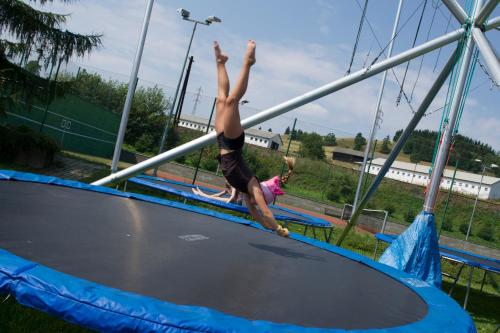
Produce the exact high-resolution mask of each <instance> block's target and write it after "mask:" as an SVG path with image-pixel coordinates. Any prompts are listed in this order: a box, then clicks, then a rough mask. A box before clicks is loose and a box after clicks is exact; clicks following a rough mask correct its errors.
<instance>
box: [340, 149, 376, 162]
mask: <svg viewBox="0 0 500 333" xmlns="http://www.w3.org/2000/svg"><path fill="white" fill-rule="evenodd" d="M364 155H365V151H364V149H363V151H359V150H354V149H349V148H342V147H334V148H333V152H332V160H335V161H342V162H349V163H361V162H363V159H364ZM375 157H386V155H382V154H379V153H375Z"/></svg>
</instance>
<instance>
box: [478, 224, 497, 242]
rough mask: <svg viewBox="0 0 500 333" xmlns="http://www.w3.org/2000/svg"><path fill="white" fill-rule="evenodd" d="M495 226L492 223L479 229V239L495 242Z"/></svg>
mask: <svg viewBox="0 0 500 333" xmlns="http://www.w3.org/2000/svg"><path fill="white" fill-rule="evenodd" d="M493 231H494V230H493V226H492V225H491V223H484V224H482V225H481V228H479V232H478V233H477V235H478V237H480V238H482V239H484V240H485V241H493V240H494V234H493Z"/></svg>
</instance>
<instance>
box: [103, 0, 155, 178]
mask: <svg viewBox="0 0 500 333" xmlns="http://www.w3.org/2000/svg"><path fill="white" fill-rule="evenodd" d="M153 4H154V0H148V3H147V6H146V13H145V14H144V21H143V22H142V31H141V36H140V38H139V45H138V46H137V50H136V53H135V58H134V66H133V67H132V73H131V74H130V80H129V82H128V91H127V98H126V99H125V105H124V106H123V112H122V119H121V121H120V129H119V130H118V136H117V138H116V144H115V151H114V153H113V161H112V162H111V172H112V173H114V172H116V170H117V168H118V162H119V161H120V155H121V152H122V145H123V138H124V137H125V131H126V129H127V122H128V116H129V114H130V108H131V107H132V100H133V98H134V91H135V84H136V80H137V74H138V72H139V66H140V64H141V58H142V51H143V50H144V43H145V42H146V35H147V34H148V26H149V20H150V18H151V11H152V9H153Z"/></svg>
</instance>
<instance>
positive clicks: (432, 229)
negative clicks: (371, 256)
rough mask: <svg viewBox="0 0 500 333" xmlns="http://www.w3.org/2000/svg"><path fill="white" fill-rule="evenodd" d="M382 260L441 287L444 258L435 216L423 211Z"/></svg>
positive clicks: (380, 260) (393, 243)
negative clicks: (441, 258)
mask: <svg viewBox="0 0 500 333" xmlns="http://www.w3.org/2000/svg"><path fill="white" fill-rule="evenodd" d="M379 262H380V263H382V264H386V265H388V266H391V267H394V268H396V269H398V270H400V271H403V272H406V273H409V274H412V275H414V276H416V277H417V278H419V279H421V280H423V281H425V282H427V283H429V284H433V285H435V286H436V287H438V288H440V287H441V260H440V256H439V244H438V239H437V234H436V223H435V222H434V215H433V214H429V213H426V212H423V211H422V212H421V213H420V214H419V215H418V216H417V217H416V218H415V220H414V221H413V223H412V224H411V226H410V227H409V228H408V229H406V231H405V232H403V233H402V234H401V235H399V237H398V238H396V239H395V240H394V241H393V242H392V244H391V245H390V246H389V247H388V248H387V249H386V250H385V252H384V253H383V254H382V256H381V257H380V259H379Z"/></svg>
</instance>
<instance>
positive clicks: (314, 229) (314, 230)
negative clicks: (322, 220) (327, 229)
mask: <svg viewBox="0 0 500 333" xmlns="http://www.w3.org/2000/svg"><path fill="white" fill-rule="evenodd" d="M311 228H312V231H313V237H314V239H316V228H315V227H311Z"/></svg>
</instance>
